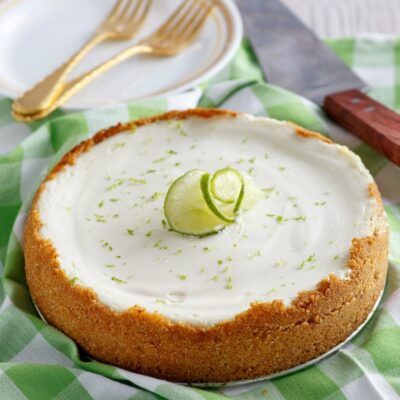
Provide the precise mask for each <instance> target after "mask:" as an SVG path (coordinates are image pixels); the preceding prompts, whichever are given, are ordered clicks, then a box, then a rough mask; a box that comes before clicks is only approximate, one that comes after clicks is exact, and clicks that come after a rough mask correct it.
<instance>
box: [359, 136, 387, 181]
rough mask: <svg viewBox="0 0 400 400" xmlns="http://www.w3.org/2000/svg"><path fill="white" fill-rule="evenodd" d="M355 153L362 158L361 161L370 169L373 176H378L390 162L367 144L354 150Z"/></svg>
mask: <svg viewBox="0 0 400 400" xmlns="http://www.w3.org/2000/svg"><path fill="white" fill-rule="evenodd" d="M353 151H354V153H356V154H358V155H359V156H360V157H361V160H362V161H363V163H364V165H365V166H366V167H367V168H368V170H369V172H371V175H372V176H376V175H377V174H378V173H379V172H380V171H381V170H382V168H384V167H385V165H386V164H387V163H388V162H389V161H388V159H387V158H385V157H383V156H382V155H380V154H379V153H378V152H377V151H375V150H374V149H372V148H371V147H369V146H368V145H367V144H365V143H362V144H360V145H359V146H357V147H356V148H354V149H353Z"/></svg>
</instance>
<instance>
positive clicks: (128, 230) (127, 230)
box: [126, 228, 135, 236]
mask: <svg viewBox="0 0 400 400" xmlns="http://www.w3.org/2000/svg"><path fill="white" fill-rule="evenodd" d="M126 233H127V234H128V235H129V236H134V235H135V230H134V229H131V228H127V229H126Z"/></svg>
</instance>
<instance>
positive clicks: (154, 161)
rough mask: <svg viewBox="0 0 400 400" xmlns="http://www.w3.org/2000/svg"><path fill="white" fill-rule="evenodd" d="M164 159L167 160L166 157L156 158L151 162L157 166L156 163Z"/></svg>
mask: <svg viewBox="0 0 400 400" xmlns="http://www.w3.org/2000/svg"><path fill="white" fill-rule="evenodd" d="M166 159H167V157H160V158H157V159H156V160H153V163H154V164H158V163H161V162H163V161H165V160H166Z"/></svg>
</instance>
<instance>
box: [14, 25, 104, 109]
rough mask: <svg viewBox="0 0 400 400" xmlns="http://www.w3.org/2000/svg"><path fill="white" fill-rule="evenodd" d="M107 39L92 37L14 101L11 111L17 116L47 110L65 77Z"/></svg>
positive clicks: (101, 36) (60, 89)
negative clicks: (17, 114)
mask: <svg viewBox="0 0 400 400" xmlns="http://www.w3.org/2000/svg"><path fill="white" fill-rule="evenodd" d="M108 37H109V35H108V34H107V33H99V34H97V35H95V36H93V37H92V38H91V39H90V40H89V41H88V42H86V43H85V44H84V45H83V46H82V47H81V48H80V49H79V50H78V51H77V52H76V53H75V54H74V55H73V56H72V57H71V58H69V60H68V61H66V62H65V63H64V64H62V65H61V66H59V67H58V68H57V69H56V70H55V71H53V72H52V73H51V74H50V75H48V76H46V77H45V78H44V79H43V80H41V81H40V82H39V83H37V84H36V85H35V86H33V87H32V88H31V89H29V90H28V91H27V92H25V93H24V94H23V95H22V96H21V97H19V98H18V99H16V100H15V101H14V103H13V105H12V108H13V111H14V112H16V113H19V114H34V113H38V112H40V111H42V110H44V109H46V108H48V107H49V106H50V104H51V102H52V101H53V100H54V99H55V98H56V97H57V96H58V95H60V92H61V91H62V89H63V86H62V84H63V82H64V81H65V79H66V77H67V75H68V74H69V73H70V72H71V71H72V70H73V69H74V68H75V66H76V65H77V64H78V63H79V61H81V60H82V58H83V57H84V56H85V55H86V54H88V53H89V51H90V50H91V49H93V47H95V46H96V45H97V44H99V43H100V42H102V41H104V40H106V39H107V38H108Z"/></svg>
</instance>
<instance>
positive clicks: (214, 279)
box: [211, 275, 219, 282]
mask: <svg viewBox="0 0 400 400" xmlns="http://www.w3.org/2000/svg"><path fill="white" fill-rule="evenodd" d="M211 280H212V281H213V282H217V281H219V276H218V275H214V276H213V277H212V278H211Z"/></svg>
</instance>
